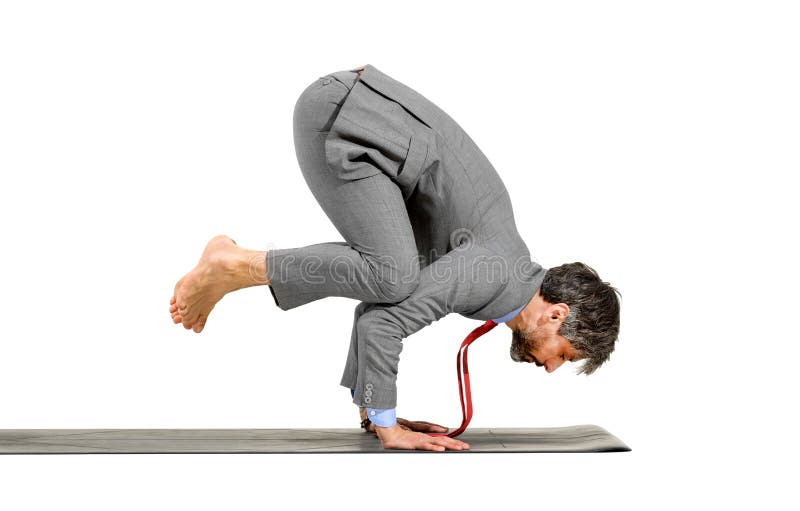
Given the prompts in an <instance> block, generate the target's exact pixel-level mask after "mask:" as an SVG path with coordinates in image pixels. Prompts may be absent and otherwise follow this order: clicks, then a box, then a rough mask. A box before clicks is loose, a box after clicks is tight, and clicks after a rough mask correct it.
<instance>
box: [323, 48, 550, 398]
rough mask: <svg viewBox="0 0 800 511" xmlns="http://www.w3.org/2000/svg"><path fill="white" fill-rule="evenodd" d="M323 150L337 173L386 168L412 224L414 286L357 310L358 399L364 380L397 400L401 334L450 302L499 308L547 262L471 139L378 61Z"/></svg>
mask: <svg viewBox="0 0 800 511" xmlns="http://www.w3.org/2000/svg"><path fill="white" fill-rule="evenodd" d="M334 76H335V73H334ZM476 93H479V91H476ZM325 154H326V159H327V161H328V165H329V167H330V169H331V171H332V172H334V173H336V174H337V175H338V176H339V177H340V178H341V179H361V178H363V177H368V176H371V175H374V174H375V173H377V172H383V173H385V174H386V175H387V176H389V177H390V178H391V179H392V180H393V181H394V182H396V183H397V185H398V186H399V187H400V189H401V191H402V193H403V198H404V200H405V203H406V209H407V211H408V215H409V219H410V221H411V224H412V227H413V231H414V237H415V241H416V245H417V249H418V252H419V254H420V262H421V264H420V267H421V272H420V280H419V285H418V287H417V288H416V290H415V291H414V292H413V293H412V294H411V295H410V296H408V297H407V298H406V299H405V300H403V301H401V302H398V303H379V304H366V305H365V306H364V308H363V312H362V314H361V315H360V317H359V319H358V321H359V334H360V339H359V344H360V346H359V355H362V354H363V357H362V356H359V365H361V364H365V367H364V369H363V370H364V373H363V378H359V381H360V383H362V384H360V385H357V386H356V389H355V396H354V401H355V402H356V403H363V402H364V401H363V397H364V392H365V387H366V385H367V384H369V390H370V394H369V397H370V400H369V401H370V402H369V405H368V406H370V407H372V408H393V407H395V406H396V399H397V391H396V385H395V382H396V378H397V367H398V364H399V358H400V352H401V350H402V340H403V339H404V338H406V337H407V336H409V335H411V334H412V333H414V332H417V331H419V330H420V329H421V328H423V327H425V326H427V325H429V324H431V323H432V322H433V321H436V320H438V319H439V318H441V317H443V316H445V315H447V314H449V313H453V312H454V313H458V314H460V315H462V316H464V317H466V318H469V319H476V320H488V319H492V318H499V317H501V316H503V315H505V314H507V313H509V312H510V311H513V310H514V309H516V308H518V307H520V306H522V305H525V304H527V303H528V302H529V301H530V299H531V298H532V297H533V296H534V295H535V294H536V291H537V290H538V289H539V288H540V286H541V283H542V280H543V279H544V274H545V272H546V270H545V269H544V268H543V267H542V266H540V265H539V264H537V263H536V262H534V261H532V260H531V258H530V253H529V251H528V248H527V246H526V245H525V243H524V242H523V240H522V239H521V237H520V236H519V233H518V232H517V229H516V224H515V221H514V213H513V209H512V206H511V201H510V199H509V195H508V191H507V190H506V188H505V186H504V185H503V182H502V180H501V179H500V176H499V175H498V174H497V171H496V170H495V169H494V167H493V166H492V164H491V163H490V162H489V160H488V159H487V158H486V156H484V154H483V152H481V150H480V149H479V148H478V146H477V145H476V144H475V142H474V141H473V140H472V139H471V138H470V137H469V135H467V133H466V132H465V131H464V130H463V129H462V128H461V127H460V126H459V125H458V124H457V123H456V121H455V120H453V119H452V118H451V117H450V116H449V115H448V114H447V113H445V112H444V111H443V110H441V109H440V108H439V107H437V106H436V105H435V104H434V103H432V102H431V101H429V100H428V99H426V98H425V97H424V96H422V95H421V94H420V93H418V92H416V91H415V90H413V89H412V88H410V87H408V86H406V85H405V84H403V83H401V82H399V81H397V80H395V79H393V78H392V77H390V76H388V75H387V74H385V73H383V72H381V71H380V70H378V69H377V68H376V67H375V66H372V65H369V64H368V65H366V66H364V70H363V72H362V73H361V77H360V79H359V80H358V81H356V82H355V84H354V85H353V87H352V89H351V90H350V92H349V94H348V96H347V98H346V99H345V101H344V103H343V104H342V106H341V109H340V111H339V114H338V115H337V117H336V119H335V120H334V123H333V125H332V126H331V128H330V133H329V135H328V136H327V138H326V141H325ZM459 340H460V339H459ZM359 372H361V371H359ZM365 406H366V405H365Z"/></svg>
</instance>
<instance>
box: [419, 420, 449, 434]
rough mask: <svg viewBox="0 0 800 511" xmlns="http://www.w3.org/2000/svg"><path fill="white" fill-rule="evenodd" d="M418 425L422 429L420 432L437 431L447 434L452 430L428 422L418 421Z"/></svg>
mask: <svg viewBox="0 0 800 511" xmlns="http://www.w3.org/2000/svg"><path fill="white" fill-rule="evenodd" d="M417 424H418V425H419V427H420V428H421V429H420V430H419V431H437V432H445V431H447V430H448V429H450V428H447V427H445V426H442V425H440V424H434V423H432V422H428V421H417Z"/></svg>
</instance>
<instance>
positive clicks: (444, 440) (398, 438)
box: [375, 422, 469, 451]
mask: <svg viewBox="0 0 800 511" xmlns="http://www.w3.org/2000/svg"><path fill="white" fill-rule="evenodd" d="M439 427H441V426H439ZM375 430H376V431H377V432H378V438H380V439H381V445H382V446H383V448H384V449H407V450H416V449H421V450H424V451H444V450H446V449H452V450H454V451H461V450H463V449H469V444H467V443H466V442H462V441H461V440H456V439H455V438H450V437H446V436H430V435H426V434H425V433H419V432H417V431H411V430H410V429H405V428H404V427H403V426H401V425H400V423H399V422H398V423H397V424H395V425H394V426H390V427H388V428H383V427H381V426H376V427H375Z"/></svg>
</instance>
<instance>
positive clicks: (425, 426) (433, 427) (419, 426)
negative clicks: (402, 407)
mask: <svg viewBox="0 0 800 511" xmlns="http://www.w3.org/2000/svg"><path fill="white" fill-rule="evenodd" d="M397 423H398V424H400V427H402V428H403V429H407V430H409V431H419V432H421V433H447V429H448V428H446V427H444V426H440V425H438V424H433V423H430V422H428V421H410V420H406V419H401V418H400V417H398V418H397Z"/></svg>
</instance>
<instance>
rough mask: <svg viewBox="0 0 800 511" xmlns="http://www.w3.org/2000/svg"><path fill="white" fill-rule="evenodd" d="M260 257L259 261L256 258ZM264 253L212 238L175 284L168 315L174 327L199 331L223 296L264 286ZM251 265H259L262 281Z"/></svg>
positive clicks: (229, 241) (224, 237) (229, 239)
mask: <svg viewBox="0 0 800 511" xmlns="http://www.w3.org/2000/svg"><path fill="white" fill-rule="evenodd" d="M259 257H260V259H259ZM265 258H266V252H256V251H253V250H246V249H243V248H241V247H239V246H238V245H237V244H236V242H234V241H233V240H232V239H231V238H229V237H227V236H224V235H220V236H214V237H213V238H211V240H210V241H209V242H208V244H207V245H206V248H205V250H203V255H202V256H200V261H198V263H197V266H195V268H194V269H193V270H192V271H190V272H189V273H187V274H186V275H185V276H184V277H183V278H182V279H181V280H179V281H178V283H177V284H176V285H175V292H174V295H173V296H172V298H171V299H170V301H169V304H170V307H169V312H170V314H171V315H172V321H173V323H175V324H178V323H182V324H183V327H184V328H186V329H187V330H189V329H192V330H194V331H195V332H197V333H200V332H201V331H202V330H203V327H204V326H205V324H206V321H207V320H208V315H209V314H210V313H211V310H212V309H213V308H214V306H215V305H216V304H217V302H219V301H220V299H222V297H223V296H225V295H226V294H228V293H230V292H231V291H235V290H237V289H241V288H243V287H248V286H254V285H258V284H266V283H268V282H267V281H266V271H265V268H264V267H263V264H266V259H265ZM254 264H261V265H262V269H263V270H264V271H263V273H262V275H263V278H261V279H259V278H258V277H257V275H258V273H257V272H254V271H253V270H254Z"/></svg>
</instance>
